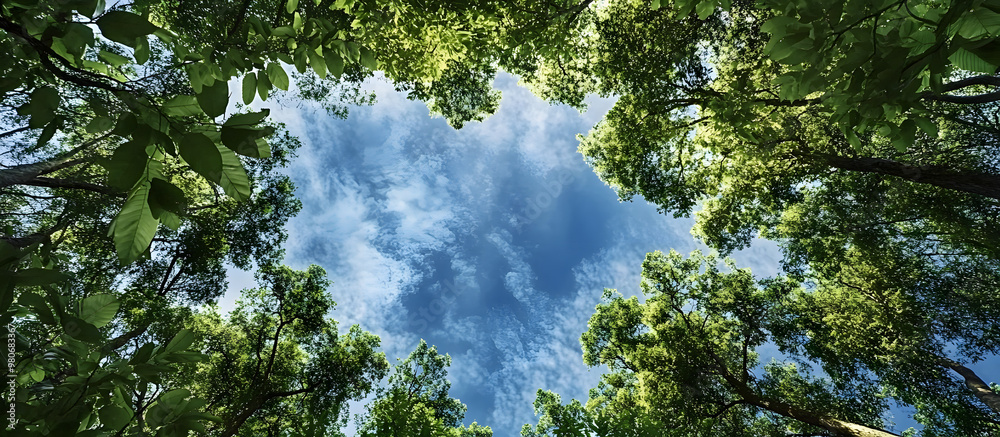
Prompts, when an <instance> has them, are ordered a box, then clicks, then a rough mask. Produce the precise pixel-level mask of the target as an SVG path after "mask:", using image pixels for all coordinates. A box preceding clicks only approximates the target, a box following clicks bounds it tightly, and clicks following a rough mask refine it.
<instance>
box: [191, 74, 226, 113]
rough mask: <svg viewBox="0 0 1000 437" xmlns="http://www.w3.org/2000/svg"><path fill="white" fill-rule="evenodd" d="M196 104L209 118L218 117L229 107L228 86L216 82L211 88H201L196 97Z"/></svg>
mask: <svg viewBox="0 0 1000 437" xmlns="http://www.w3.org/2000/svg"><path fill="white" fill-rule="evenodd" d="M197 99H198V104H199V105H201V109H203V110H204V111H205V113H206V114H208V116H209V117H213V118H214V117H218V116H220V115H222V114H223V113H225V112H226V107H227V106H229V84H228V83H226V82H225V81H222V80H217V81H215V83H213V84H212V85H211V86H203V87H202V89H201V92H200V93H198V95H197Z"/></svg>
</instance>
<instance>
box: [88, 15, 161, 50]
mask: <svg viewBox="0 0 1000 437" xmlns="http://www.w3.org/2000/svg"><path fill="white" fill-rule="evenodd" d="M97 27H99V28H100V29H101V34H102V35H103V36H104V37H105V38H107V39H110V40H112V41H114V42H117V43H121V44H125V45H127V46H129V47H135V44H136V40H137V39H138V38H141V37H145V36H146V35H149V34H151V33H153V32H155V31H156V30H157V29H159V28H158V27H156V26H154V25H152V24H151V23H150V22H149V21H147V20H146V19H145V18H143V17H140V16H138V15H136V14H133V13H131V12H125V11H110V12H108V13H106V14H104V15H103V16H101V18H98V19H97Z"/></svg>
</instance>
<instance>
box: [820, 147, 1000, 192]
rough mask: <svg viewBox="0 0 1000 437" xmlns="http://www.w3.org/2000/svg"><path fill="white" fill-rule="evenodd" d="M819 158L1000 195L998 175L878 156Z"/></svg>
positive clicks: (842, 166) (850, 167)
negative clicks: (913, 163)
mask: <svg viewBox="0 0 1000 437" xmlns="http://www.w3.org/2000/svg"><path fill="white" fill-rule="evenodd" d="M822 160H823V162H825V163H826V164H828V165H830V166H831V167H834V168H839V169H841V170H849V171H859V172H864V173H878V174H884V175H889V176H896V177H900V178H903V179H906V180H908V181H911V182H916V183H920V184H929V185H934V186H938V187H941V188H947V189H949V190H955V191H962V192H965V193H971V194H978V195H980V196H986V197H990V198H993V199H1000V175H995V174H960V173H955V172H954V171H951V170H948V169H945V168H942V167H937V166H914V165H910V164H906V163H903V162H899V161H891V160H888V159H880V158H848V157H845V156H836V155H825V156H822Z"/></svg>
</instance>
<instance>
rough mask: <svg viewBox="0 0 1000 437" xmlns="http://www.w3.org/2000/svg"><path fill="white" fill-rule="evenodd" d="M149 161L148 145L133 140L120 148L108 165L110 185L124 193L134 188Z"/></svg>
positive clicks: (116, 150)
mask: <svg viewBox="0 0 1000 437" xmlns="http://www.w3.org/2000/svg"><path fill="white" fill-rule="evenodd" d="M148 160H149V155H147V154H146V144H143V143H141V142H139V141H135V140H133V141H128V142H126V143H124V144H122V145H120V146H118V148H117V149H115V153H114V154H113V155H111V161H110V162H109V163H108V185H111V186H112V187H113V188H117V189H119V190H122V191H125V190H128V189H130V188H132V186H133V185H135V183H136V181H138V180H139V178H140V177H141V176H142V173H143V171H144V170H145V168H146V161H148Z"/></svg>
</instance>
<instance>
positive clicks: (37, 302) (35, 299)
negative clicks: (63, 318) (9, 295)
mask: <svg viewBox="0 0 1000 437" xmlns="http://www.w3.org/2000/svg"><path fill="white" fill-rule="evenodd" d="M17 302H18V303H19V304H21V305H23V306H26V307H28V308H31V309H32V310H33V311H34V312H33V314H35V317H36V318H38V321H40V322H42V323H44V324H46V325H55V324H56V318H55V316H54V315H53V314H52V310H51V309H50V308H49V305H48V304H46V303H45V298H43V297H42V296H40V295H37V294H35V293H31V292H25V293H21V297H19V298H18V299H17Z"/></svg>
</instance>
